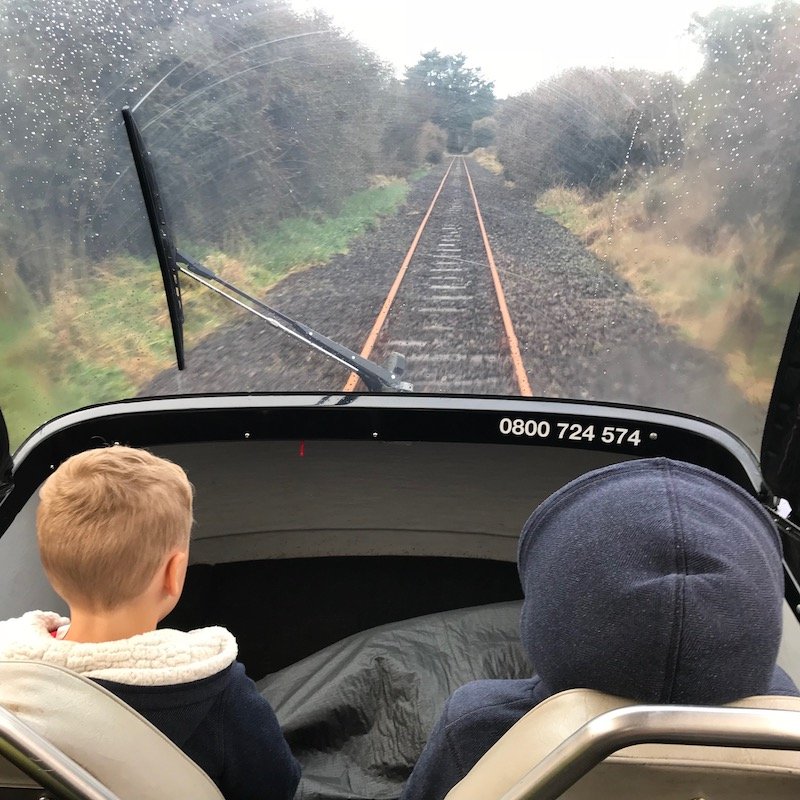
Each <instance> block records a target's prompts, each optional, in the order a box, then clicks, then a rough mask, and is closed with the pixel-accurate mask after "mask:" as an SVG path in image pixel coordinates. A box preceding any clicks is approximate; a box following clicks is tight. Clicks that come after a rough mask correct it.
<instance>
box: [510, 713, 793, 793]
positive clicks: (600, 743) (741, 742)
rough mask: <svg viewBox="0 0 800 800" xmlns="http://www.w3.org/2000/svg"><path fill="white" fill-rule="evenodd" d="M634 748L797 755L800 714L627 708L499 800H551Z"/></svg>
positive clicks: (588, 727) (562, 748)
mask: <svg viewBox="0 0 800 800" xmlns="http://www.w3.org/2000/svg"><path fill="white" fill-rule="evenodd" d="M636 744H693V745H708V746H717V747H748V748H755V749H762V750H800V711H783V710H767V709H759V708H707V707H703V706H628V707H626V708H618V709H614V710H613V711H607V712H606V713H604V714H601V715H600V716H598V717H595V718H594V719H593V720H590V721H589V722H587V723H586V724H585V725H584V726H583V727H581V728H579V729H578V730H577V731H575V733H573V734H572V735H571V736H570V737H569V738H567V739H565V740H564V741H563V742H562V743H561V744H560V745H559V746H558V747H556V749H555V750H553V751H552V752H551V753H550V754H549V755H547V756H545V758H543V759H542V760H541V761H540V762H539V763H538V764H537V765H536V766H535V767H534V768H533V769H532V770H531V771H530V772H528V773H526V774H525V775H524V776H523V777H522V779H521V780H520V781H518V782H517V783H516V784H515V785H514V786H512V787H511V789H509V791H507V792H506V793H505V794H504V795H503V796H502V798H501V800H555V798H557V797H559V796H560V795H561V794H563V793H564V792H565V791H566V790H567V789H569V787H570V786H572V785H573V784H574V783H576V782H577V781H578V780H579V779H580V778H582V777H583V776H584V775H585V774H586V773H587V772H589V771H590V770H591V769H592V768H593V767H595V766H596V765H597V764H599V763H600V762H601V761H603V759H605V758H606V757H608V756H610V755H611V754H612V753H615V752H616V751H617V750H621V749H622V748H623V747H630V746H632V745H636Z"/></svg>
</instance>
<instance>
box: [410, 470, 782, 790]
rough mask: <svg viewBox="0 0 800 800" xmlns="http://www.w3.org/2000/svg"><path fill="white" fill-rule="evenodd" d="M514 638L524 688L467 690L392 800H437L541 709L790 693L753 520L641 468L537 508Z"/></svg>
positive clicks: (679, 476)
mask: <svg viewBox="0 0 800 800" xmlns="http://www.w3.org/2000/svg"><path fill="white" fill-rule="evenodd" d="M518 561H519V575H520V579H521V581H522V587H523V590H524V593H525V600H524V603H523V608H522V616H521V620H520V634H521V639H522V643H523V645H524V646H525V649H526V652H527V653H528V655H529V657H530V659H531V663H532V664H534V665H535V668H536V672H537V674H536V675H535V676H534V677H533V678H531V679H528V680H494V681H476V682H473V683H470V684H467V685H466V686H463V687H461V688H460V689H458V690H457V691H456V692H454V693H453V695H452V696H451V697H450V698H449V700H448V701H447V704H446V706H445V708H444V711H443V713H442V715H441V717H440V718H439V720H438V722H437V723H436V725H435V727H434V729H433V731H432V733H431V735H430V738H429V740H428V742H427V745H426V746H425V749H424V751H423V753H422V756H421V757H420V759H419V761H418V763H417V765H416V767H415V768H414V771H413V773H412V775H411V777H410V778H409V780H408V782H407V784H406V786H405V789H404V792H403V795H402V797H403V800H438V799H439V798H443V797H445V795H446V794H447V792H448V791H449V790H450V789H451V788H452V787H453V786H454V785H455V784H456V783H458V782H459V781H460V780H461V779H462V778H463V777H464V776H465V775H466V774H467V772H469V770H470V769H471V768H472V766H473V765H474V764H475V763H476V762H477V761H478V760H479V759H480V757H481V756H482V755H483V754H484V753H485V752H486V751H487V750H488V749H489V748H490V747H491V746H492V745H493V744H494V743H495V742H496V741H497V740H498V739H499V738H500V737H501V736H502V735H503V734H504V733H505V732H506V731H507V730H508V729H509V728H510V727H511V726H512V725H513V724H514V723H515V722H517V721H518V720H519V719H520V718H521V717H522V716H524V715H525V714H526V713H527V712H528V711H530V710H531V709H532V708H533V707H534V706H535V705H537V704H538V703H540V702H541V701H542V700H544V699H545V698H547V697H549V696H550V695H552V694H555V693H557V692H561V691H563V690H565V689H572V688H589V689H596V690H599V691H602V692H608V693H609V694H614V695H620V696H622V697H627V698H630V699H632V700H636V701H639V702H643V703H682V704H683V703H685V704H701V705H717V704H723V703H727V702H730V701H733V700H736V699H740V698H742V697H747V696H750V695H758V694H792V695H795V694H797V690H796V688H795V686H794V684H793V683H792V681H791V680H790V679H789V677H788V676H787V675H786V674H785V673H784V672H783V671H782V670H780V669H779V668H778V667H777V666H776V663H775V661H776V657H777V653H778V646H779V644H780V638H781V622H782V614H781V612H782V609H781V604H782V602H783V572H782V563H781V545H780V539H779V536H778V532H777V530H776V528H775V526H774V524H773V522H772V520H771V519H770V518H769V516H768V515H767V513H766V512H765V510H764V509H763V508H762V507H761V506H760V505H759V504H758V502H756V500H755V499H754V498H752V497H751V496H750V495H748V494H747V493H746V492H745V491H744V490H742V489H741V488H739V487H738V486H736V485H735V484H733V483H732V482H730V481H728V480H727V479H725V478H722V477H720V476H719V475H717V474H715V473H713V472H710V471H708V470H705V469H702V468H700V467H696V466H693V465H690V464H685V463H683V462H678V461H671V460H668V459H663V458H659V459H642V460H637V461H629V462H625V463H622V464H616V465H614V466H611V467H606V468H603V469H600V470H595V471H594V472H590V473H587V474H586V475H583V476H581V477H580V478H578V479H576V480H575V481H572V482H571V483H569V484H567V485H566V486H564V487H563V488H562V489H560V490H559V491H557V492H556V493H555V494H553V495H551V496H550V497H549V498H548V499H547V500H545V501H544V502H543V503H542V504H541V505H540V506H539V507H538V508H537V509H536V511H535V512H534V513H533V514H532V515H531V517H530V518H529V519H528V521H527V522H526V523H525V526H524V528H523V531H522V536H521V538H520V545H519V559H518Z"/></svg>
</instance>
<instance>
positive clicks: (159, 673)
mask: <svg viewBox="0 0 800 800" xmlns="http://www.w3.org/2000/svg"><path fill="white" fill-rule="evenodd" d="M68 622H69V620H68V619H65V618H64V617H62V616H60V615H59V614H55V613H53V612H50V611H29V612H28V613H27V614H23V615H22V616H21V617H16V618H15V619H9V620H5V621H4V622H0V660H2V661H43V662H45V663H47V664H55V665H56V666H59V667H66V668H67V669H71V670H72V671H73V672H77V673H79V674H81V675H85V676H86V677H87V678H102V679H104V680H109V681H116V682H117V683H125V684H128V685H131V686H168V685H174V684H180V683H189V682H191V681H196V680H200V679H201V678H208V677H210V676H211V675H216V673H218V672H220V671H221V670H223V669H225V668H226V667H227V666H229V665H230V664H232V663H233V661H234V660H235V659H236V653H237V646H236V639H235V638H234V637H233V634H232V633H231V632H230V631H228V630H226V629H225V628H219V627H214V628H198V629H197V630H194V631H188V632H184V631H176V630H171V629H163V630H156V631H150V632H149V633H141V634H139V635H137V636H131V637H130V638H129V639H120V640H118V641H114V642H98V643H90V642H70V641H65V640H61V639H56V638H54V637H53V636H52V635H51V631H54V630H56V629H57V628H58V627H59V626H60V625H65V624H66V623H68Z"/></svg>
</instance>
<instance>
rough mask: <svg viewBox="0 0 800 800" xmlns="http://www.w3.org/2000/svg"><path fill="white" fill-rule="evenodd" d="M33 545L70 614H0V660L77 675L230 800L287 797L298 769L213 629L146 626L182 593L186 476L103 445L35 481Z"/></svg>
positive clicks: (226, 635) (188, 497)
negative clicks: (143, 723) (118, 702)
mask: <svg viewBox="0 0 800 800" xmlns="http://www.w3.org/2000/svg"><path fill="white" fill-rule="evenodd" d="M40 497H41V503H40V506H39V510H38V513H37V518H36V522H37V535H38V540H39V552H40V555H41V559H42V565H43V567H44V570H45V573H46V574H47V577H48V579H49V581H50V583H51V584H52V586H53V588H54V589H55V591H56V592H57V593H58V594H59V596H60V597H62V598H63V600H64V602H65V603H66V604H67V605H68V606H69V611H70V616H69V618H68V619H66V618H63V617H61V616H60V615H58V614H54V613H50V612H42V611H31V612H29V613H27V614H24V615H23V616H22V617H19V618H17V619H11V620H6V621H5V622H0V659H4V660H9V659H11V660H38V661H44V662H47V663H50V664H57V665H59V666H62V667H66V668H68V669H72V670H74V671H75V672H78V673H81V674H83V675H85V676H87V677H89V678H92V679H93V680H96V681H97V682H98V683H100V684H101V685H103V686H105V687H106V688H107V689H109V690H110V691H112V692H113V693H114V694H116V695H117V696H118V697H120V698H121V699H122V700H124V701H125V702H126V703H128V704H129V705H131V706H132V707H133V708H135V709H136V710H137V711H138V712H139V713H141V714H142V715H143V716H144V717H146V718H147V719H148V720H150V722H152V723H153V724H154V725H155V726H156V727H158V728H159V729H160V730H161V731H162V732H163V733H164V734H165V735H166V736H168V737H169V738H170V739H172V741H174V742H175V744H177V745H178V746H179V747H180V748H181V749H182V750H183V751H184V752H185V753H186V754H187V755H188V756H189V757H190V758H192V759H193V760H194V761H195V762H196V763H197V764H199V765H200V766H201V767H202V768H203V769H204V770H205V771H206V772H207V773H208V774H209V775H210V776H211V778H212V779H213V780H214V781H215V782H216V783H217V785H218V786H219V788H220V790H221V791H222V793H223V795H225V797H226V798H228V800H249V798H254V799H255V798H259V799H260V800H264V799H265V798H275V800H283V799H286V800H288V798H291V797H292V796H293V795H294V791H295V788H296V786H297V783H298V780H299V775H300V768H299V765H298V764H297V762H296V761H295V759H294V758H293V757H292V755H291V752H290V751H289V747H288V745H287V744H286V741H285V739H284V738H283V734H282V733H281V730H280V727H279V725H278V722H277V719H276V718H275V714H274V713H273V711H272V709H271V708H270V706H269V704H268V703H267V701H266V700H265V699H264V698H263V697H261V695H259V694H258V692H257V690H256V687H255V685H254V684H253V682H252V681H251V680H250V679H249V678H248V677H247V676H246V675H245V672H244V667H243V666H242V665H241V664H240V663H239V662H238V661H236V654H237V646H236V640H235V639H234V637H233V635H232V634H231V633H230V632H229V631H227V630H226V629H224V628H219V627H213V628H201V629H198V630H194V631H189V632H183V631H176V630H169V629H162V630H157V629H156V625H157V624H158V623H159V622H160V621H161V620H162V619H163V618H164V617H165V616H166V615H167V614H168V613H169V612H170V611H172V609H173V608H174V607H175V605H176V604H177V602H178V599H179V598H180V595H181V592H182V590H183V584H184V579H185V577H186V568H187V565H188V558H189V535H190V531H191V526H192V486H191V484H190V483H189V481H188V479H187V477H186V474H185V473H184V471H183V470H182V469H181V468H180V467H179V466H178V465H177V464H174V463H172V462H170V461H167V460H166V459H163V458H158V457H156V456H154V455H152V454H150V453H148V452H147V451H145V450H138V449H134V448H130V447H119V446H114V447H108V448H103V449H98V450H90V451H87V452H84V453H80V454H78V455H76V456H73V457H72V458H70V459H68V460H67V461H65V462H64V463H63V464H62V465H61V466H60V467H59V468H58V469H57V470H56V471H55V472H54V473H53V474H52V475H51V476H50V477H49V478H48V479H47V481H45V483H44V485H43V486H42V489H41V491H40Z"/></svg>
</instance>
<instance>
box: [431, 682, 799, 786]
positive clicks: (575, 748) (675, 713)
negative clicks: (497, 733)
mask: <svg viewBox="0 0 800 800" xmlns="http://www.w3.org/2000/svg"><path fill="white" fill-rule="evenodd" d="M616 709H622V710H624V711H629V712H630V713H629V714H626V715H625V716H626V717H627V720H626V721H625V722H622V720H621V717H622V714H618V715H616V716H617V717H618V719H617V720H616V721H615V720H614V716H615V715H613V714H608V713H607V712H613V711H614V710H616ZM733 709H764V710H765V711H763V712H745V713H738V714H737V713H734V714H730V713H726V712H730V710H733ZM637 710H639V711H641V712H642V713H641V714H639V715H638V717H637V715H636V712H637ZM719 711H723V714H721V715H720V714H718V713H717V712H719ZM601 715H603V716H601ZM648 715H649V718H650V721H652V722H656V723H657V720H658V717H659V716H660V715H661V716H662V718H663V719H664V720H668V722H667V724H666V728H667V730H666V731H664V730H662V731H661V732H660V733H656V735H653V732H654V731H655V730H656V728H655V727H653V728H652V729H651V732H650V733H648V731H647V730H645V728H644V727H643V728H642V730H641V731H635V730H633V728H634V727H635V723H634V720H635V719H637V718H638V719H639V720H642V721H646V718H647V717H648ZM598 718H599V719H598ZM592 721H594V722H592ZM587 723H588V724H587ZM712 723H713V724H712ZM657 724H658V723H657ZM625 725H627V727H628V730H627V731H622V733H623V734H624V735H626V736H629V737H634V736H638V739H637V740H638V741H648V740H649V741H662V742H663V741H670V742H671V743H670V744H638V745H636V746H633V747H627V746H623V749H620V750H618V752H615V753H614V755H610V756H609V757H607V758H605V760H603V750H604V747H603V744H602V743H601V742H600V739H602V738H603V737H604V736H605V737H607V738H608V740H609V741H610V740H611V739H612V738H614V736H617V741H619V733H620V732H621V728H622V727H624V726H625ZM750 725H752V728H749V727H748V726H750ZM592 726H594V729H593V730H592ZM714 726H716V727H717V728H718V729H719V731H720V733H719V735H716V736H707V737H706V739H707V740H711V739H716V740H717V741H720V740H723V739H724V740H725V741H729V742H731V741H735V740H736V738H737V737H738V739H739V740H740V741H739V743H741V741H742V740H743V741H745V742H747V743H758V744H760V745H761V746H762V747H763V746H765V745H766V743H767V742H769V744H770V745H771V746H774V744H775V743H776V742H777V741H778V739H781V741H782V743H783V746H793V747H795V748H797V749H795V750H791V751H788V750H783V751H781V750H768V749H759V748H757V747H730V746H708V745H698V744H676V743H674V742H677V741H686V742H692V741H698V732H700V731H705V732H706V733H708V732H713V731H714ZM660 727H661V728H662V729H663V728H664V727H665V726H664V725H661V726H660ZM615 728H616V731H615V730H614V729H615ZM639 734H641V735H639ZM650 735H653V738H649V736H650ZM570 737H571V738H570ZM659 737H660V738H659ZM567 740H569V741H567ZM629 740H630V738H629ZM612 744H613V743H612ZM592 748H594V749H593V752H590V751H592ZM616 749H617V748H616V747H614V746H609V747H606V748H605V752H606V753H610V752H614V751H615V750H616ZM799 751H800V698H798V697H775V696H769V697H749V698H746V699H744V700H740V701H737V702H736V703H731V704H730V705H729V706H726V707H725V709H711V708H707V707H691V706H690V707H671V706H648V707H645V706H635V705H634V704H633V703H631V702H630V701H628V700H624V699H622V698H619V697H612V696H611V695H605V694H602V693H601V692H595V691H591V690H588V689H571V690H569V691H566V692H561V693H560V694H557V695H554V696H553V697H550V698H548V699H547V700H545V701H544V702H543V703H541V704H540V705H538V706H536V707H535V708H534V709H533V710H531V711H529V712H528V713H527V714H526V715H525V716H524V717H523V718H522V719H521V720H519V722H517V723H516V724H515V725H514V726H513V727H512V728H511V729H510V730H509V731H508V733H506V735H505V736H504V737H503V738H502V739H500V741H498V742H497V743H496V744H495V745H494V747H492V748H491V749H490V750H489V751H488V752H487V753H486V754H485V755H484V756H483V758H482V759H481V760H480V761H479V762H478V763H477V764H476V765H475V766H474V767H473V769H472V770H471V771H470V773H469V774H468V775H467V776H466V777H465V778H464V779H463V780H462V781H461V782H460V783H459V784H457V785H456V786H455V787H453V789H452V790H451V791H450V792H449V793H448V795H447V799H446V800H500V798H503V800H523V799H524V800H528V799H529V798H530V800H533V799H534V798H536V800H539V798H550V797H564V798H569V800H590V799H591V800H594V799H595V798H606V797H608V798H614V800H641V798H643V797H646V798H659V800H694V799H695V798H704V800H715V799H716V798H720V800H722V798H724V800H745V798H746V799H747V800H749V799H750V798H753V797H758V798H769V799H770V800H790V798H791V800H796V798H797V797H800V752H799ZM599 762H601V763H599ZM594 763H597V764H598V765H597V766H596V767H594V769H591V766H592V765H593V764H594ZM534 768H535V769H534ZM588 770H590V771H588ZM570 772H571V774H570ZM556 773H559V776H558V779H557V780H558V781H559V782H560V783H561V786H560V788H557V789H556V788H554V786H556V781H555V780H554V777H555V774H556ZM582 775H583V777H581V776H582ZM546 780H550V781H551V783H550V784H549V791H548V790H546V789H547V787H546V786H545V782H546ZM562 792H563V793H562Z"/></svg>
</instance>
